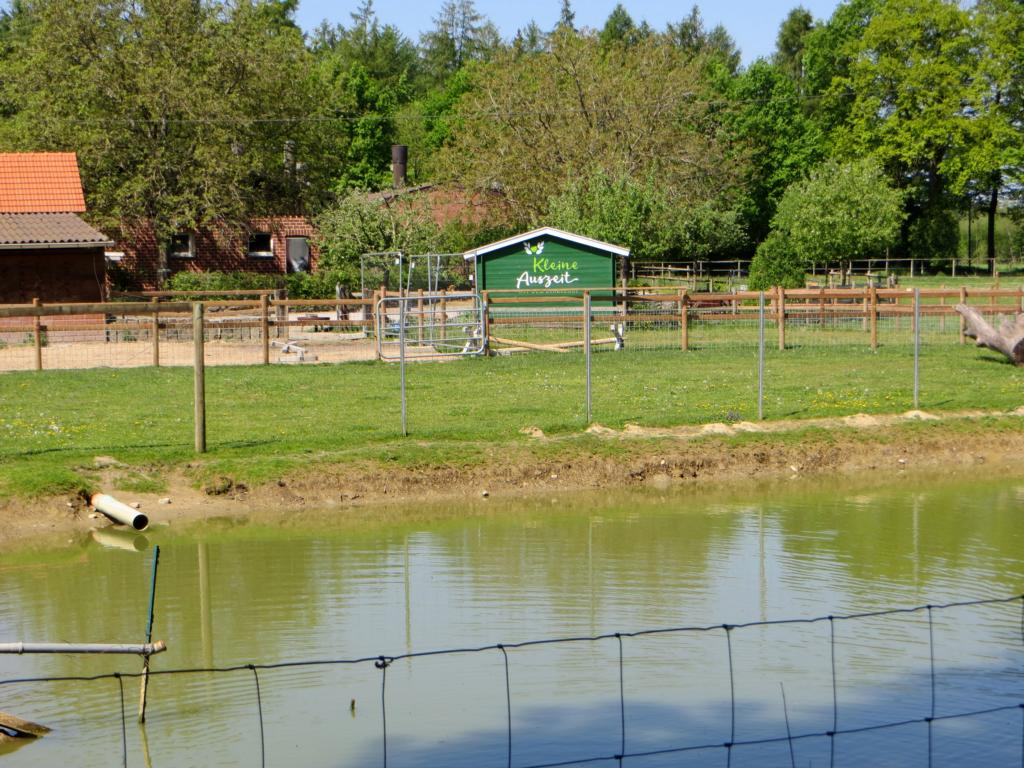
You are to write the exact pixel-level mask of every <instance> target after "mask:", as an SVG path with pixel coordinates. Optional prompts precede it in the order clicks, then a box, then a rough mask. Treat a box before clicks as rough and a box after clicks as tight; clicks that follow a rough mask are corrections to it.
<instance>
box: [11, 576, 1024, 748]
mask: <svg viewBox="0 0 1024 768" xmlns="http://www.w3.org/2000/svg"><path fill="white" fill-rule="evenodd" d="M977 635H984V636H985V638H984V639H985V641H986V644H985V648H986V649H987V651H986V656H985V658H984V659H970V658H964V656H963V654H962V653H961V652H960V651H959V649H960V648H961V647H962V644H963V642H964V641H965V639H967V638H974V637H975V636H977ZM1022 654H1024V596H1013V597H1006V598H992V599H983V600H971V601H960V602H951V603H945V604H941V605H919V606H914V607H909V608H891V609H885V610H877V611H871V612H865V613H851V614H843V615H828V616H815V617H807V618H802V617H797V618H788V619H779V620H763V621H754V622H748V623H738V624H728V623H723V624H715V625H700V626H698V625H694V626H685V625H681V626H671V627H661V628H654V629H644V630H639V631H633V632H606V633H603V634H596V635H587V636H574V637H557V638H547V639H538V640H527V641H518V642H510V643H492V644H487V645H481V646H473V647H453V648H445V649H438V650H429V651H421V652H417V651H409V652H406V653H399V654H395V655H387V654H386V653H385V654H380V655H376V656H363V657H358V658H356V657H352V658H346V657H344V656H338V657H332V656H326V657H322V658H315V659H299V660H284V661H279V662H271V663H257V662H255V661H254V662H249V663H238V664H233V665H229V666H212V665H210V666H203V667H195V668H175V669H159V668H155V669H151V671H150V672H149V675H150V696H151V704H150V709H149V715H148V718H147V725H146V727H145V728H144V729H138V730H137V729H135V728H132V729H129V728H128V727H127V725H128V723H129V722H130V721H131V720H133V719H134V718H133V711H132V707H131V701H130V693H131V691H132V689H133V688H134V685H133V684H134V683H135V682H136V681H137V679H138V678H139V677H140V675H141V673H138V672H135V671H117V672H111V673H103V674H94V675H73V674H72V675H61V676H26V677H12V678H9V679H4V680H0V692H2V694H3V696H4V699H5V701H6V702H8V705H9V706H10V705H14V706H19V707H24V708H26V709H25V710H23V712H25V713H27V714H31V715H32V716H33V717H34V718H36V719H39V720H40V721H48V722H50V723H53V724H57V725H58V726H59V728H60V729H61V730H63V731H64V733H65V734H66V735H65V738H72V739H75V738H81V743H82V748H81V751H80V753H79V754H80V755H81V756H82V757H83V759H85V760H86V761H87V762H88V761H89V760H91V761H92V764H97V763H99V762H105V763H108V764H116V763H117V762H120V763H121V764H122V765H128V764H130V763H131V764H138V763H139V762H140V760H141V762H143V763H144V764H147V765H148V764H151V763H152V762H153V760H152V755H156V757H157V760H156V762H160V759H159V758H160V757H161V756H162V755H163V754H164V753H166V754H167V755H168V756H170V755H181V754H182V753H181V744H182V741H183V740H184V741H186V742H187V744H188V747H187V753H188V755H190V756H191V758H190V759H196V758H197V757H198V761H199V762H203V763H204V764H213V763H219V764H233V765H246V764H248V765H261V766H265V765H279V764H282V763H286V762H291V763H296V762H298V763H299V764H327V763H329V764H339V763H338V761H339V760H340V761H341V763H340V764H352V765H381V766H388V765H392V766H395V765H449V766H483V765H493V766H507V767H508V768H512V766H516V768H553V767H554V766H562V765H565V766H568V765H632V766H668V765H672V766H676V765H680V764H683V765H721V764H731V763H732V761H734V760H736V761H739V764H756V765H768V764H770V765H796V764H800V765H806V764H812V765H832V766H834V765H868V764H871V765H883V764H886V765H904V766H906V765H921V766H924V765H927V766H932V765H938V764H951V765H956V764H966V763H965V762H964V761H965V760H966V762H967V763H972V764H984V765H993V766H994V765H1019V764H1020V762H1021V761H1022V760H1024V688H1022V687H1021V678H1020V669H1021V662H1022V660H1024V657H1022ZM583 690H585V691H586V695H585V696H581V695H580V691H583ZM787 693H788V696H787ZM83 697H84V698H83ZM350 699H351V701H350ZM357 699H358V702H359V703H358V706H359V707H360V712H361V715H360V718H359V719H358V720H357V719H356V717H355V711H356V706H357V704H356V701H357ZM82 702H87V706H80V704H81V703H82ZM211 721H213V722H215V723H216V726H215V727H211V726H210V722H211ZM466 722H470V723H472V724H473V726H474V728H473V731H472V732H471V733H470V734H466V732H465V723H466ZM85 732H88V733H89V734H90V735H89V738H84V737H83V734H84V733H85ZM47 738H51V737H47ZM46 743H47V742H46V739H44V740H43V741H42V743H40V744H38V745H35V744H33V745H31V746H30V747H29V749H33V750H37V751H38V754H39V755H40V756H41V757H42V758H43V759H45V755H46V752H45V750H46ZM104 754H105V755H106V760H105V761H104V760H103V755H104Z"/></svg>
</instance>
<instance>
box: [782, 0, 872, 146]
mask: <svg viewBox="0 0 1024 768" xmlns="http://www.w3.org/2000/svg"><path fill="white" fill-rule="evenodd" d="M883 2H884V0H845V2H842V3H840V4H839V5H838V6H837V7H836V9H835V11H834V12H833V13H832V17H831V18H830V19H829V20H828V21H827V22H826V23H824V24H819V25H817V26H815V27H814V29H812V30H810V31H809V32H808V33H807V34H806V35H805V36H804V37H803V38H802V39H801V42H802V43H803V56H802V63H803V75H804V88H803V94H802V95H803V96H804V97H805V98H806V100H807V111H808V114H809V115H810V116H811V117H812V118H813V119H814V120H815V121H816V122H817V123H818V124H819V125H820V126H821V128H822V130H823V131H824V132H825V133H829V132H831V131H832V130H834V129H835V128H836V127H837V126H839V125H841V124H842V123H843V122H844V121H845V120H846V117H847V115H848V114H849V112H850V106H851V104H852V103H853V98H852V97H853V95H854V94H853V92H852V90H850V88H849V87H844V88H836V89H834V88H833V87H832V85H833V81H835V80H838V79H841V78H846V77H847V76H848V75H849V72H850V65H851V63H852V62H853V60H854V57H855V56H856V55H857V54H856V51H857V47H858V45H859V43H860V40H861V38H862V37H863V36H864V30H865V29H867V26H868V24H870V23H871V19H872V18H874V16H875V14H876V13H877V12H878V9H879V8H880V7H881V5H882V4H883Z"/></svg>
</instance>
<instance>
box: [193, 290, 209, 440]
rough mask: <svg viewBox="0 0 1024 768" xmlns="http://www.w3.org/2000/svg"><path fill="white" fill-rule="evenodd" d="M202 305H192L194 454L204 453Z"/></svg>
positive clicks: (204, 388) (204, 412)
mask: <svg viewBox="0 0 1024 768" xmlns="http://www.w3.org/2000/svg"><path fill="white" fill-rule="evenodd" d="M203 341H204V339H203V303H202V302H201V301H197V302H195V303H194V304H193V305H192V342H193V356H192V370H193V378H194V382H193V383H194V386H193V390H194V396H193V397H194V405H195V413H194V427H195V446H196V453H206V360H205V354H204V350H203Z"/></svg>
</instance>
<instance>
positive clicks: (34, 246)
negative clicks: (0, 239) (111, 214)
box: [0, 240, 114, 251]
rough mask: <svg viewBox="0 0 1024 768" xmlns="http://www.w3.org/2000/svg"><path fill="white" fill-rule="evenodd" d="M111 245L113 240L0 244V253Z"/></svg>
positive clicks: (107, 246) (105, 246)
mask: <svg viewBox="0 0 1024 768" xmlns="http://www.w3.org/2000/svg"><path fill="white" fill-rule="evenodd" d="M113 245H114V241H113V240H97V241H96V242H89V243H60V242H57V243H36V242H32V243H0V251H26V250H29V251H55V250H58V249H63V248H109V247H111V246H113Z"/></svg>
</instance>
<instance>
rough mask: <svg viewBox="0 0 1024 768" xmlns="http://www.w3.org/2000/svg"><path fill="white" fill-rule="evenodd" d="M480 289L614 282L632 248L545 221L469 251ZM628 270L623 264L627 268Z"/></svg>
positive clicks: (600, 285)
mask: <svg viewBox="0 0 1024 768" xmlns="http://www.w3.org/2000/svg"><path fill="white" fill-rule="evenodd" d="M464 256H465V258H466V260H467V261H469V260H473V262H474V270H473V273H474V280H475V282H476V289H477V291H499V290H501V291H506V290H529V289H531V288H534V289H536V288H572V289H582V288H604V289H608V288H614V287H615V275H616V274H617V268H618V267H619V266H620V265H624V263H625V260H626V259H627V258H629V249H628V248H623V247H622V246H621V245H612V244H611V243H604V242H601V241H600V240H594V239H592V238H589V237H584V236H582V235H575V234H573V233H572V232H564V231H562V230H560V229H555V228H554V227H542V228H541V229H534V230H532V231H530V232H525V233H523V234H521V235H516V236H515V237H510V238H507V239H505V240H499V241H498V242H496V243H490V244H489V245H484V246H481V247H480V248H475V249H473V250H471V251H466V253H465V254H464ZM624 273H625V271H624V270H623V274H624Z"/></svg>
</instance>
